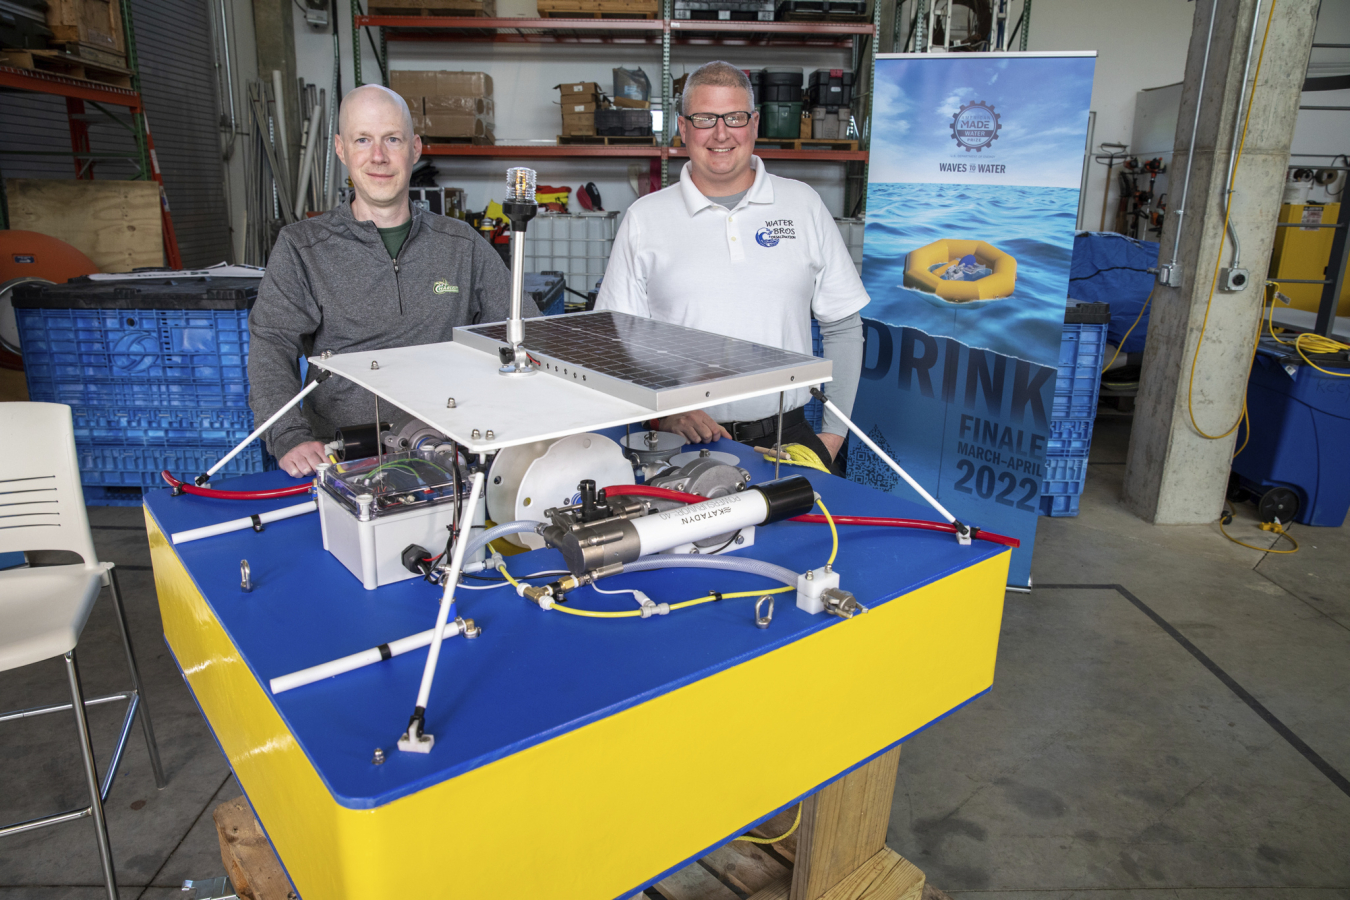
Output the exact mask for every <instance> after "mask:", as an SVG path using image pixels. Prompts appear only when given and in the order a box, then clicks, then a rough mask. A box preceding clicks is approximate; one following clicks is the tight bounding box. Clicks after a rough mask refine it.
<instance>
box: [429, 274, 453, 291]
mask: <svg viewBox="0 0 1350 900" xmlns="http://www.w3.org/2000/svg"><path fill="white" fill-rule="evenodd" d="M431 289H432V290H433V291H435V292H436V293H438V294H458V293H459V285H457V284H451V283H450V282H448V281H446V280H445V279H444V278H442V279H441V280H440V281H438V282H436V283H435V284H434V285H432V286H431Z"/></svg>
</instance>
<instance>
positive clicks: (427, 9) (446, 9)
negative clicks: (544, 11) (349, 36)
mask: <svg viewBox="0 0 1350 900" xmlns="http://www.w3.org/2000/svg"><path fill="white" fill-rule="evenodd" d="M370 14H371V15H372V16H453V17H474V18H488V19H492V18H495V17H496V15H497V0H380V2H379V3H377V4H376V3H373V4H371V6H370Z"/></svg>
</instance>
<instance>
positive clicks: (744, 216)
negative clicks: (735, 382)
mask: <svg viewBox="0 0 1350 900" xmlns="http://www.w3.org/2000/svg"><path fill="white" fill-rule="evenodd" d="M752 159H753V161H754V165H755V183H754V184H753V185H752V186H751V188H750V190H749V191H748V192H747V193H746V195H745V196H744V197H743V198H741V201H740V203H738V204H736V208H735V209H732V210H727V209H725V208H723V207H722V206H719V205H717V204H716V203H713V202H712V201H711V200H709V199H708V198H707V197H705V196H703V194H702V193H700V192H699V189H698V188H697V187H695V186H694V181H693V178H692V177H691V176H690V173H689V167H688V166H687V165H686V166H685V167H684V169H683V171H681V172H680V181H679V183H678V184H673V185H671V186H670V187H668V188H665V189H664V190H661V191H657V192H656V193H654V194H648V195H647V196H645V197H642V198H639V199H638V201H637V202H636V203H634V204H633V205H632V206H631V207H629V209H628V212H627V213H626V214H625V215H624V218H623V223H622V224H621V225H620V226H619V232H618V234H617V235H616V236H615V238H614V249H613V251H612V252H611V253H610V257H609V265H608V267H607V268H606V269H605V278H604V281H603V282H602V283H601V285H600V294H599V297H598V298H597V300H596V303H595V308H596V309H612V310H616V311H618V312H625V313H632V314H633V315H638V316H648V317H650V318H653V319H657V320H659V321H662V322H673V323H675V324H677V325H687V326H689V327H690V328H698V329H701V330H703V331H711V332H714V333H716V334H725V335H728V336H730V337H737V338H743V339H745V340H749V341H755V342H757V343H760V344H767V345H769V346H771V347H781V348H782V349H784V350H793V351H796V352H797V353H806V354H809V353H810V352H811V316H812V315H813V314H814V315H815V317H816V318H817V319H820V320H821V321H822V322H834V321H837V320H839V319H842V318H845V317H846V316H850V315H852V314H853V313H856V312H858V311H859V310H861V309H862V308H863V307H864V306H866V305H867V302H868V296H867V291H865V290H864V289H863V285H862V280H861V279H860V278H859V277H858V272H857V270H856V269H855V268H854V267H853V260H852V259H851V258H850V257H849V254H848V247H847V246H845V244H844V239H843V237H842V236H841V235H840V234H839V228H838V226H837V225H835V224H834V219H833V217H831V216H830V213H829V211H828V210H826V209H825V204H824V203H822V202H821V199H820V196H819V195H818V194H817V193H816V192H815V191H814V190H812V189H811V188H810V187H809V186H808V185H805V184H803V183H802V182H800V181H793V180H792V179H790V178H779V177H778V176H777V175H770V174H769V173H768V172H766V171H765V170H764V163H763V161H762V160H761V159H760V158H759V157H758V156H755V157H752ZM810 399H811V398H810V394H809V393H808V391H807V389H806V388H798V389H794V390H791V391H788V392H787V395H786V396H785V397H784V403H783V408H784V410H792V409H796V408H798V407H800V406H805V405H806V403H807V401H808V400H810ZM706 412H707V413H708V415H710V416H712V417H713V419H714V420H716V421H718V422H746V421H753V420H755V419H763V418H765V417H766V416H771V415H774V414H776V413H777V412H778V395H777V394H773V395H770V396H767V397H756V398H754V399H751V400H740V401H737V402H735V403H724V404H719V405H718V406H711V407H708V409H707V410H706Z"/></svg>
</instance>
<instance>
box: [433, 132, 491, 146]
mask: <svg viewBox="0 0 1350 900" xmlns="http://www.w3.org/2000/svg"><path fill="white" fill-rule="evenodd" d="M422 140H423V141H424V142H426V143H428V144H464V145H466V146H473V147H492V146H494V145H495V144H496V143H497V141H496V139H494V138H490V137H436V136H435V135H434V134H424V135H422Z"/></svg>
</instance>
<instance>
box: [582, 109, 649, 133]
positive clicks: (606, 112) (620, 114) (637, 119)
mask: <svg viewBox="0 0 1350 900" xmlns="http://www.w3.org/2000/svg"><path fill="white" fill-rule="evenodd" d="M595 133H596V134H599V135H604V136H606V137H651V135H652V111H651V110H650V109H597V110H596V111H595Z"/></svg>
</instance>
